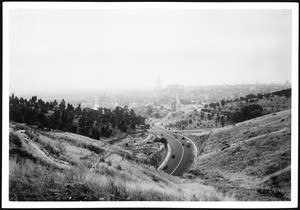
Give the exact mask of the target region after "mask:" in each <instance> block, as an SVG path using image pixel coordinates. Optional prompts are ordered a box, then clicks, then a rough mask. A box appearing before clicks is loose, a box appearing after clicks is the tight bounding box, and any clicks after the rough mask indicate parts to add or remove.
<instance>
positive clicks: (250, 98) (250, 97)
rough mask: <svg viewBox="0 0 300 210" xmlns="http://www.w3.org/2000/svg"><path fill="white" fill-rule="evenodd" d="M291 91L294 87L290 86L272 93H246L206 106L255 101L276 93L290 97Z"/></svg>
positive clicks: (215, 106)
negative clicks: (242, 95) (233, 98)
mask: <svg viewBox="0 0 300 210" xmlns="http://www.w3.org/2000/svg"><path fill="white" fill-rule="evenodd" d="M291 93H292V89H291V88H289V89H285V90H280V91H275V92H272V93H257V94H253V93H251V94H248V95H246V96H245V97H240V98H237V99H235V100H228V99H227V100H225V99H222V100H221V101H220V103H219V102H212V103H210V104H206V105H205V106H204V107H205V108H208V107H210V108H213V109H215V108H217V107H220V105H222V106H225V105H226V104H227V103H231V102H236V101H246V102H247V103H248V102H255V101H256V100H257V99H263V98H267V99H269V98H270V97H273V96H275V95H277V96H285V97H287V98H290V97H291Z"/></svg>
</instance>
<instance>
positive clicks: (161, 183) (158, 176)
mask: <svg viewBox="0 0 300 210" xmlns="http://www.w3.org/2000/svg"><path fill="white" fill-rule="evenodd" d="M9 169H10V171H9V199H10V200H11V201H191V200H195V201H219V200H232V197H230V196H224V195H223V194H222V193H219V192H217V191H216V190H215V189H214V188H213V187H210V186H205V185H203V184H201V182H200V181H199V182H191V181H190V180H188V179H184V178H179V177H173V176H171V175H169V174H166V173H164V172H162V171H157V170H156V169H155V167H154V166H151V165H149V164H144V163H143V162H141V161H139V159H138V158H137V157H136V156H135V155H134V154H132V152H130V150H125V149H123V148H121V147H119V146H114V145H110V144H107V143H105V142H101V141H98V142H97V141H94V140H92V139H89V138H86V137H81V136H79V135H74V134H69V133H61V132H41V131H36V132H34V131H33V129H31V128H29V127H27V126H23V127H22V126H21V127H16V126H15V127H11V129H10V159H9Z"/></svg>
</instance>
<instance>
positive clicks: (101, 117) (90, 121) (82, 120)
mask: <svg viewBox="0 0 300 210" xmlns="http://www.w3.org/2000/svg"><path fill="white" fill-rule="evenodd" d="M9 118H10V120H11V121H15V122H18V123H26V124H28V125H35V126H37V127H38V128H44V129H58V130H62V131H68V132H73V133H78V134H81V135H84V136H88V137H91V138H94V139H100V137H101V136H103V137H109V136H111V135H112V134H113V132H114V131H115V130H116V129H118V130H120V131H122V132H131V131H133V132H134V131H135V129H136V126H137V125H145V118H144V117H142V116H139V115H136V114H135V113H134V111H133V110H132V109H130V110H129V109H128V108H126V107H124V108H122V107H119V106H117V107H116V108H115V109H114V110H111V109H107V108H98V109H97V110H93V109H90V108H84V109H82V108H81V105H80V104H79V105H78V106H77V107H76V108H74V107H73V105H72V104H69V103H68V104H66V102H65V101H64V99H63V100H62V101H61V103H60V104H58V103H57V101H56V100H54V101H53V102H44V101H43V100H41V99H37V97H36V96H34V97H32V98H31V99H29V100H27V99H23V98H22V97H21V98H18V97H16V96H14V94H12V96H10V97H9Z"/></svg>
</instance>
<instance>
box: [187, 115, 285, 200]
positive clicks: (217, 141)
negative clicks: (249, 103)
mask: <svg viewBox="0 0 300 210" xmlns="http://www.w3.org/2000/svg"><path fill="white" fill-rule="evenodd" d="M204 136H205V134H204ZM206 136H207V137H208V135H206ZM194 139H198V140H199V138H198V137H194ZM198 143H199V141H198ZM224 145H226V146H224ZM197 163H198V165H197V166H196V169H193V170H192V171H191V172H192V174H194V175H196V176H198V177H200V178H201V179H203V180H205V183H207V184H209V185H212V186H215V187H216V188H217V189H219V190H221V191H222V192H224V193H225V192H226V193H234V194H236V198H237V199H239V200H288V199H290V184H291V180H290V175H289V173H290V170H287V171H285V170H286V168H289V166H290V165H291V111H290V110H287V111H282V112H278V113H274V114H270V115H267V116H263V117H259V118H256V119H253V120H249V121H245V122H242V123H239V124H236V126H228V127H224V128H220V129H217V130H215V131H213V132H212V133H211V134H210V136H209V137H208V140H207V142H206V145H205V147H204V150H203V153H202V154H201V155H200V156H199V158H198V161H197ZM280 171H284V172H285V173H279V172H280ZM278 173H279V174H278ZM262 180H264V181H263V183H264V184H261V183H262ZM278 180H280V181H278Z"/></svg>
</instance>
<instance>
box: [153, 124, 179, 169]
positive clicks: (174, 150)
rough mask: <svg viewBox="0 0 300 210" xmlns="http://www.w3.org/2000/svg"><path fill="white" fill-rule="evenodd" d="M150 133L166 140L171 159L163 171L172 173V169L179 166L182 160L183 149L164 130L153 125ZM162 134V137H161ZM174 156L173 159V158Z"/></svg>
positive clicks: (170, 134)
mask: <svg viewBox="0 0 300 210" xmlns="http://www.w3.org/2000/svg"><path fill="white" fill-rule="evenodd" d="M152 131H153V132H154V133H156V135H158V136H160V137H163V138H165V139H167V141H168V144H169V145H170V147H171V157H170V159H169V161H168V162H167V167H165V168H164V169H163V170H164V171H165V172H167V173H169V174H172V173H173V172H174V169H176V167H177V166H178V165H179V163H180V161H181V160H182V154H183V149H182V146H181V144H180V143H179V142H178V141H177V140H176V139H175V138H174V137H173V136H172V133H169V132H167V131H166V130H164V129H162V128H160V127H158V126H156V125H154V126H153V127H152ZM161 134H163V136H162V135H161ZM173 155H175V157H174V156H173Z"/></svg>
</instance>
